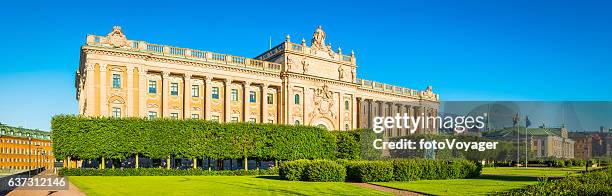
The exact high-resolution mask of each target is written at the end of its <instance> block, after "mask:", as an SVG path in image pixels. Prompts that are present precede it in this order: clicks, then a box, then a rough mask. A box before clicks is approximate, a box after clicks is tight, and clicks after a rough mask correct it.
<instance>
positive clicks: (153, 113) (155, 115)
mask: <svg viewBox="0 0 612 196" xmlns="http://www.w3.org/2000/svg"><path fill="white" fill-rule="evenodd" d="M155 118H157V112H149V119H155Z"/></svg>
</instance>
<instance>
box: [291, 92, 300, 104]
mask: <svg viewBox="0 0 612 196" xmlns="http://www.w3.org/2000/svg"><path fill="white" fill-rule="evenodd" d="M293 99H294V103H295V104H300V95H298V94H295V96H294V97H293Z"/></svg>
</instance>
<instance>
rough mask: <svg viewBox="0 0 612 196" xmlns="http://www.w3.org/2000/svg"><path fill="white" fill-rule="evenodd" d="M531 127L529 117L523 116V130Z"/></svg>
mask: <svg viewBox="0 0 612 196" xmlns="http://www.w3.org/2000/svg"><path fill="white" fill-rule="evenodd" d="M529 126H531V121H529V116H525V128H527V127H529Z"/></svg>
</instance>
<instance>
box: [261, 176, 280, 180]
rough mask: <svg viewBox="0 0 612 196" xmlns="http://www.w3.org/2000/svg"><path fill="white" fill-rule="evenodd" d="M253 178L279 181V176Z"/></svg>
mask: <svg viewBox="0 0 612 196" xmlns="http://www.w3.org/2000/svg"><path fill="white" fill-rule="evenodd" d="M255 178H263V179H268V180H281V179H280V176H257V177H255Z"/></svg>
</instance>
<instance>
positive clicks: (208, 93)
mask: <svg viewBox="0 0 612 196" xmlns="http://www.w3.org/2000/svg"><path fill="white" fill-rule="evenodd" d="M211 101H212V77H211V76H206V77H205V78H204V119H206V120H210V118H211V116H210V113H211V110H212V109H211V108H210V102H211Z"/></svg>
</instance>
